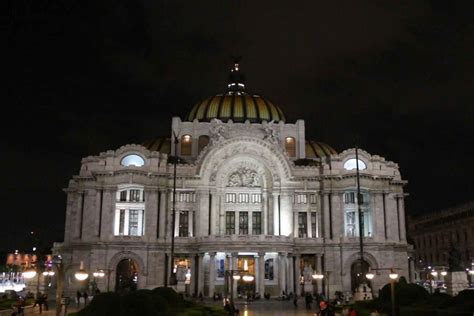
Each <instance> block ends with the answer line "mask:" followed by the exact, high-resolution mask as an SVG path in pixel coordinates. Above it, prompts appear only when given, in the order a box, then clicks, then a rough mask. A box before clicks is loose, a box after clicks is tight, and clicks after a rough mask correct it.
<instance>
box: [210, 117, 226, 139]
mask: <svg viewBox="0 0 474 316" xmlns="http://www.w3.org/2000/svg"><path fill="white" fill-rule="evenodd" d="M209 134H210V135H209V136H210V141H211V143H212V144H216V143H219V142H221V141H223V140H224V139H226V138H227V137H228V127H227V126H226V125H225V124H224V123H223V122H222V121H221V120H219V119H213V120H212V122H211V127H210V130H209Z"/></svg>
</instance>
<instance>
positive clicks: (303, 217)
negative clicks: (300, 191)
mask: <svg viewBox="0 0 474 316" xmlns="http://www.w3.org/2000/svg"><path fill="white" fill-rule="evenodd" d="M306 225H307V214H306V212H300V213H298V237H299V238H306V234H307V229H306Z"/></svg>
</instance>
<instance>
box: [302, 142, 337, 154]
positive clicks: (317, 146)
mask: <svg viewBox="0 0 474 316" xmlns="http://www.w3.org/2000/svg"><path fill="white" fill-rule="evenodd" d="M331 155H337V151H335V150H334V148H332V147H331V146H329V145H328V144H325V143H321V142H316V141H313V140H307V141H306V158H323V157H329V156H331Z"/></svg>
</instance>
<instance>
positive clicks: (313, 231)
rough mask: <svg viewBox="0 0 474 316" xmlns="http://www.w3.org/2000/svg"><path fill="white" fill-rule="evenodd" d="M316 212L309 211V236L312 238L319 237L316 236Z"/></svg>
mask: <svg viewBox="0 0 474 316" xmlns="http://www.w3.org/2000/svg"><path fill="white" fill-rule="evenodd" d="M316 215H317V213H316V212H311V236H312V237H313V238H317V237H319V236H318V230H317V227H318V226H317V225H318V224H317V220H318V217H317V216H316Z"/></svg>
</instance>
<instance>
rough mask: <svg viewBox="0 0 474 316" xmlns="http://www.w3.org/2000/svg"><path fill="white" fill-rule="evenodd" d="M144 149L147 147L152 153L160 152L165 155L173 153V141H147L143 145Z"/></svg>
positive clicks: (166, 139)
mask: <svg viewBox="0 0 474 316" xmlns="http://www.w3.org/2000/svg"><path fill="white" fill-rule="evenodd" d="M142 146H143V147H146V148H147V149H148V150H150V151H158V152H160V153H163V154H168V155H169V154H170V153H171V139H170V138H157V139H152V140H147V141H145V142H143V143H142Z"/></svg>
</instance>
